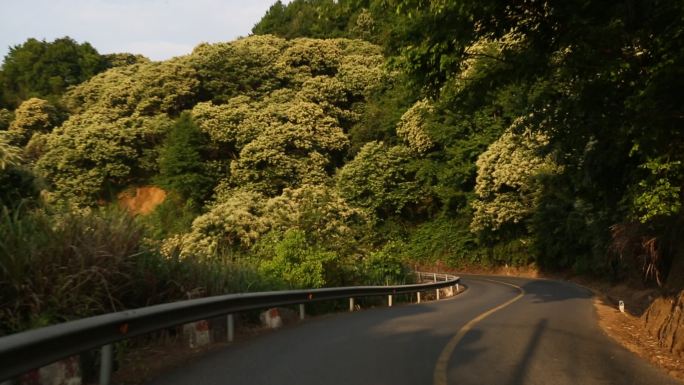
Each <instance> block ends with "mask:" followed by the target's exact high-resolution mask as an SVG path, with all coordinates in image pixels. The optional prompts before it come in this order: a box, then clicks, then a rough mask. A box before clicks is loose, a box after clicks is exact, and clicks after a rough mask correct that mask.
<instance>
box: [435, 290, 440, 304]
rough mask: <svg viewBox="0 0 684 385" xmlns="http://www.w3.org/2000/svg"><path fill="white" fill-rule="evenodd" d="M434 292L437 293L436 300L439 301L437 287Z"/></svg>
mask: <svg viewBox="0 0 684 385" xmlns="http://www.w3.org/2000/svg"><path fill="white" fill-rule="evenodd" d="M435 292H436V293H437V301H439V289H436V290H435Z"/></svg>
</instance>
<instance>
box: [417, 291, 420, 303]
mask: <svg viewBox="0 0 684 385" xmlns="http://www.w3.org/2000/svg"><path fill="white" fill-rule="evenodd" d="M416 294H417V299H418V303H420V292H419V291H417V292H416Z"/></svg>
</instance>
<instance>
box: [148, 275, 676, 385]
mask: <svg viewBox="0 0 684 385" xmlns="http://www.w3.org/2000/svg"><path fill="white" fill-rule="evenodd" d="M462 283H463V284H465V285H467V286H468V288H469V289H468V290H467V291H466V292H465V293H463V294H461V295H459V296H457V297H455V298H451V299H446V300H442V301H437V302H425V303H422V304H413V305H402V306H396V307H393V308H376V309H370V310H364V311H361V312H356V313H347V314H340V315H336V316H332V317H321V318H318V319H312V320H309V321H307V322H305V323H303V324H300V325H297V326H295V327H291V328H286V329H285V330H282V331H279V332H277V333H269V334H267V335H263V336H260V337H256V338H253V339H250V340H249V341H243V342H238V343H235V344H233V345H231V346H230V347H228V348H226V349H224V350H221V351H217V352H213V353H210V354H208V355H207V356H205V357H203V358H202V359H200V360H198V361H196V362H194V363H191V364H188V365H187V366H184V367H182V368H179V369H176V370H173V371H170V372H168V373H166V374H165V375H164V376H162V377H160V378H158V379H156V380H155V381H154V382H153V384H171V385H180V384H188V385H191V384H192V385H195V384H202V385H213V384H255V385H264V384H297V385H308V384H311V385H335V384H340V385H342V384H344V385H349V384H368V385H384V384H387V385H404V384H405V385H409V384H411V385H430V384H432V385H445V384H459V385H462V384H505V385H516V384H554V385H563V384H568V385H570V384H571V385H577V384H582V385H592V384H644V385H658V384H681V383H680V382H678V381H676V380H674V379H672V378H671V377H669V376H668V375H667V374H665V373H664V372H662V371H661V370H660V369H657V368H654V367H652V366H651V365H650V364H649V363H647V362H646V361H644V360H642V359H640V358H638V357H637V356H636V355H634V354H632V353H630V352H629V351H627V350H625V349H624V348H622V347H621V346H619V345H618V344H616V343H615V342H613V340H611V339H610V338H609V337H607V336H606V335H605V334H603V332H602V331H601V329H600V327H599V326H598V323H597V320H596V315H595V313H594V309H593V304H592V296H591V293H590V292H589V291H587V290H586V289H584V288H581V287H578V286H576V285H573V284H570V283H565V282H558V281H547V280H530V279H522V278H508V277H506V278H504V277H476V276H471V277H469V276H465V277H462Z"/></svg>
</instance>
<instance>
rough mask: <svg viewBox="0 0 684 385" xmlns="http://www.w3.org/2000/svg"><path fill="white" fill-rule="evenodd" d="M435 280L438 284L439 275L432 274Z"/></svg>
mask: <svg viewBox="0 0 684 385" xmlns="http://www.w3.org/2000/svg"><path fill="white" fill-rule="evenodd" d="M432 275H433V278H434V279H435V282H437V273H432Z"/></svg>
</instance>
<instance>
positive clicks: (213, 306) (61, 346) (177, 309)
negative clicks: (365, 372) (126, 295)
mask: <svg viewBox="0 0 684 385" xmlns="http://www.w3.org/2000/svg"><path fill="white" fill-rule="evenodd" d="M416 275H417V276H418V280H419V281H426V280H428V281H432V282H430V283H419V284H412V285H395V286H353V287H339V288H325V289H312V290H290V291H272V292H259V293H244V294H228V295H220V296H213V297H207V298H199V299H193V300H186V301H179V302H173V303H167V304H162V305H155V306H149V307H144V308H139V309H134V310H126V311H121V312H116V313H109V314H103V315H99V316H95V317H89V318H84V319H80V320H76V321H70V322H65V323H61V324H57V325H53V326H47V327H43V328H40V329H35V330H28V331H25V332H21V333H17V334H12V335H9V336H6V337H2V338H0V382H3V381H5V380H8V379H11V378H13V377H16V376H18V375H21V374H23V373H26V372H28V371H30V370H33V369H36V368H39V367H42V366H44V365H47V364H50V363H52V362H55V361H58V360H60V359H63V358H66V357H70V356H73V355H75V354H78V353H81V352H84V351H87V350H90V349H94V348H99V347H102V348H103V349H102V352H103V357H102V361H103V363H102V367H101V374H100V383H101V385H102V384H103V383H108V382H109V375H110V374H111V355H112V354H111V352H112V349H111V344H112V343H114V342H117V341H121V340H125V339H128V338H131V337H135V336H140V335H143V334H147V333H151V332H154V331H157V330H161V329H166V328H171V327H174V326H178V325H182V324H186V323H190V322H194V321H198V320H204V319H209V318H214V317H219V316H224V315H228V316H229V317H228V325H229V326H228V327H229V328H230V331H229V333H228V334H229V339H232V324H233V323H232V320H233V317H232V314H234V313H239V312H244V311H248V310H257V309H263V308H270V307H277V306H287V305H297V304H299V305H300V316H303V314H304V313H303V312H304V304H306V303H311V302H318V301H327V300H335V299H342V298H349V300H350V310H353V307H354V306H353V303H354V300H353V299H354V298H359V297H369V296H383V295H387V296H388V302H389V306H392V296H393V295H396V294H411V293H418V302H420V292H422V291H427V290H436V293H437V294H436V296H437V299H439V289H440V288H445V287H453V286H458V284H459V282H460V278H459V277H456V276H453V275H448V274H436V273H422V272H417V273H416Z"/></svg>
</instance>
